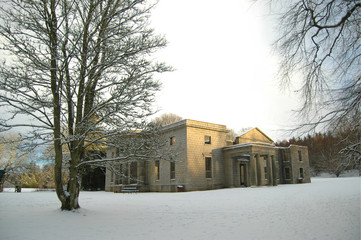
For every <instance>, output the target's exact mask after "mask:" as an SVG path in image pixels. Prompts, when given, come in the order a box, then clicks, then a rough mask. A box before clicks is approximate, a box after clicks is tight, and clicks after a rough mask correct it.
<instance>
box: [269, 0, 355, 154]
mask: <svg viewBox="0 0 361 240" xmlns="http://www.w3.org/2000/svg"><path fill="white" fill-rule="evenodd" d="M271 3H272V4H275V5H274V6H275V9H277V11H279V12H282V13H281V14H280V18H279V30H280V37H279V39H278V40H277V41H276V43H275V46H276V49H277V50H278V51H279V53H280V57H281V63H280V72H279V73H280V76H281V79H282V81H283V85H287V84H288V83H290V82H292V81H295V79H296V77H295V76H296V75H297V74H299V75H300V76H301V81H302V83H301V89H300V92H302V95H303V100H304V102H303V106H302V108H301V109H300V111H299V113H300V114H301V116H302V117H303V119H304V123H303V124H301V126H300V128H299V129H301V128H302V129H305V130H306V131H309V130H315V129H316V128H318V129H319V128H320V127H322V128H326V129H327V128H328V129H329V130H333V129H337V128H339V127H340V126H342V125H343V124H345V122H347V124H348V126H351V127H352V128H353V130H352V131H358V132H360V131H361V126H360V120H361V119H360V115H361V1H360V0H349V1H344V0H330V1H322V0H294V1H287V3H286V2H285V1H282V2H281V1H277V0H276V1H274V0H271ZM360 148H361V139H360V138H358V140H357V142H356V143H355V142H353V143H350V144H349V145H348V147H347V149H348V150H347V151H343V152H344V153H346V152H348V153H351V152H352V153H353V154H356V155H358V156H357V158H358V159H359V161H360V159H361V155H360Z"/></svg>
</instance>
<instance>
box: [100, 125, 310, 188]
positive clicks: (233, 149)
mask: <svg viewBox="0 0 361 240" xmlns="http://www.w3.org/2000/svg"><path fill="white" fill-rule="evenodd" d="M227 133H228V130H227V127H226V126H225V125H220V124H213V123H207V122H201V121H195V120H189V119H185V120H181V121H179V122H176V123H173V124H170V125H167V126H165V127H163V129H162V131H161V135H162V137H163V138H164V139H165V140H166V141H167V144H166V146H165V147H166V148H169V149H171V150H173V151H174V152H176V154H175V155H174V156H172V157H169V158H168V159H167V160H165V159H154V160H149V159H147V160H137V161H131V162H126V163H120V164H119V169H120V171H121V173H122V174H115V173H114V172H113V171H112V170H110V169H107V171H106V185H105V190H106V191H112V192H122V191H126V190H127V189H136V191H151V192H176V191H196V190H210V189H220V188H231V187H250V186H266V185H270V186H276V185H278V184H295V183H310V182H311V178H310V165H309V158H308V149H307V147H304V146H297V145H291V146H289V147H276V146H275V144H274V142H273V140H272V139H271V138H269V137H268V136H267V135H266V134H264V133H263V132H262V131H261V130H260V129H258V128H253V129H250V130H248V131H247V132H245V133H243V134H241V135H240V136H238V137H236V139H235V140H234V141H227V140H226V135H227ZM114 154H116V153H115V150H114V149H108V150H107V155H114Z"/></svg>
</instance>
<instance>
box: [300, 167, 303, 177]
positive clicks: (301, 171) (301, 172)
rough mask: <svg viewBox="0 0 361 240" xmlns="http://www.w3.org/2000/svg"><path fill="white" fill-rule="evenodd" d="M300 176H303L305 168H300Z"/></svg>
mask: <svg viewBox="0 0 361 240" xmlns="http://www.w3.org/2000/svg"><path fill="white" fill-rule="evenodd" d="M300 178H303V168H300Z"/></svg>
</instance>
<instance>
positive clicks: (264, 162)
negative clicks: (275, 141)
mask: <svg viewBox="0 0 361 240" xmlns="http://www.w3.org/2000/svg"><path fill="white" fill-rule="evenodd" d="M223 152H224V162H225V178H226V187H242V186H243V187H249V186H264V185H274V186H275V185H277V184H278V180H277V179H278V171H279V168H278V167H277V166H278V164H277V163H276V161H277V156H278V154H277V153H278V148H277V147H275V146H274V145H272V144H268V143H244V144H236V145H232V146H229V147H225V148H224V149H223Z"/></svg>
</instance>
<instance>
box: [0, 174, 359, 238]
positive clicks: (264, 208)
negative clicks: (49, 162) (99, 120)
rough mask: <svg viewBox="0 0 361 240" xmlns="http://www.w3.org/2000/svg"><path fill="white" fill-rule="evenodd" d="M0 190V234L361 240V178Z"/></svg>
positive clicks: (9, 235) (87, 236) (4, 236)
mask: <svg viewBox="0 0 361 240" xmlns="http://www.w3.org/2000/svg"><path fill="white" fill-rule="evenodd" d="M80 204H81V206H82V209H81V210H80V211H77V212H61V211H60V210H59V209H58V208H59V202H58V200H57V198H56V195H55V193H54V192H29V191H27V192H22V193H10V192H4V193H0V239H2V240H5V239H19V240H20V239H27V240H30V239H36V240H38V239H55V240H58V239H61V240H64V239H69V240H71V239H82V240H83V239H84V240H85V239H86V240H91V239H96V240H99V239H104V240H108V239H124V240H128V239H156V240H162V239H167V240H176V239H191V240H193V239H197V240H200V239H205V240H210V239H221V240H228V239H263V240H264V239H277V240H278V239H287V240H290V239H302V240H305V239H307V240H308V239H325V240H326V239H327V240H330V239H335V240H336V239H337V240H339V239H343V240H347V239H355V240H359V239H360V178H359V177H352V178H313V179H312V183H311V184H298V185H279V186H277V187H256V188H234V189H222V190H215V191H203V192H185V193H137V194H119V193H118V194H115V193H105V192H81V195H80Z"/></svg>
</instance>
